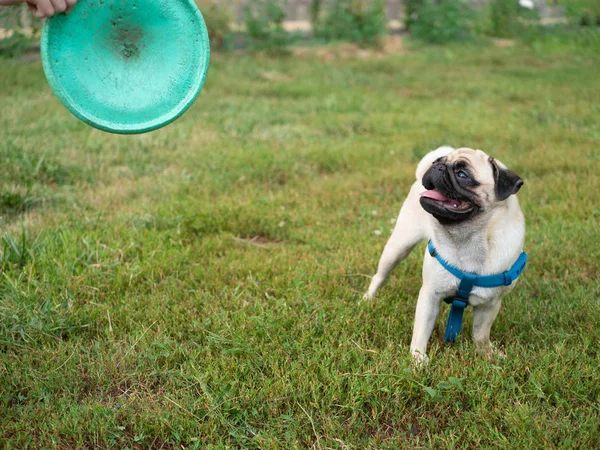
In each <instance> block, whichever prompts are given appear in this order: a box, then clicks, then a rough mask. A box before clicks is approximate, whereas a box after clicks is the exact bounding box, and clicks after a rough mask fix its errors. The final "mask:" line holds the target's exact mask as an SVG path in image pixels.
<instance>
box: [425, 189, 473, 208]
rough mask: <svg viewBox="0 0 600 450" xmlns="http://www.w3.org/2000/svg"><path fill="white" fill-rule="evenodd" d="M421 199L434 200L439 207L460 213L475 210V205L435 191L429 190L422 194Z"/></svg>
mask: <svg viewBox="0 0 600 450" xmlns="http://www.w3.org/2000/svg"><path fill="white" fill-rule="evenodd" d="M421 198H426V199H429V200H433V201H434V202H435V203H437V204H438V205H439V206H442V207H443V208H445V209H447V210H449V211H455V212H458V213H462V212H469V211H471V210H472V209H473V204H472V203H470V202H468V201H465V200H459V199H456V198H448V197H446V196H445V195H444V194H442V193H441V192H438V191H434V190H428V191H425V192H422V193H421Z"/></svg>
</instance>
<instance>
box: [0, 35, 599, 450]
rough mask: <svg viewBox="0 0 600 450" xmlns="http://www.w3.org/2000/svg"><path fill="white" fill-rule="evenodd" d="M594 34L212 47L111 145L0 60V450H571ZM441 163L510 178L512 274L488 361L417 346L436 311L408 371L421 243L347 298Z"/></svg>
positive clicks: (468, 349) (584, 429)
mask: <svg viewBox="0 0 600 450" xmlns="http://www.w3.org/2000/svg"><path fill="white" fill-rule="evenodd" d="M598 42H599V41H598V40H597V39H596V40H595V41H591V42H588V43H587V44H586V46H578V47H577V46H573V45H570V44H569V45H567V44H565V45H552V46H548V45H545V44H544V43H543V42H542V43H538V44H536V45H534V46H532V47H525V46H520V47H513V48H493V47H479V46H473V47H450V48H444V49H437V48H418V49H417V48H412V49H409V52H408V53H405V54H402V55H390V56H385V57H371V58H356V59H354V58H347V57H335V50H332V54H333V55H334V57H333V59H332V60H329V58H326V59H327V60H328V62H323V61H322V60H321V59H320V58H318V57H316V56H310V55H305V56H301V57H300V56H299V57H290V58H287V59H271V58H268V57H265V56H260V55H249V54H235V55H234V54H230V55H215V56H214V59H213V62H212V66H211V70H210V73H209V78H208V82H207V85H206V88H205V90H204V91H203V93H202V95H201V97H200V99H199V100H198V102H197V103H196V104H195V105H194V106H193V107H192V109H191V110H190V111H189V112H188V113H186V114H185V115H184V116H183V117H182V118H181V119H180V120H179V121H177V122H176V123H175V124H173V125H171V126H169V127H167V128H165V129H162V130H159V131H157V132H154V133H152V134H146V135H141V136H130V137H124V136H113V135H109V134H105V133H102V132H100V131H96V130H93V129H91V128H89V127H87V126H85V125H84V124H82V123H80V122H78V121H77V120H76V119H74V118H73V117H72V116H70V115H69V114H68V112H67V111H66V110H65V109H64V108H63V107H62V106H61V105H60V104H59V102H58V101H57V100H56V99H55V98H54V97H53V95H52V93H51V91H50V90H49V88H48V86H47V84H46V82H45V80H44V76H43V72H42V69H41V66H40V64H38V63H30V64H22V63H16V62H10V61H0V93H1V96H0V148H1V152H0V157H1V158H2V159H1V162H2V164H0V215H1V216H2V232H3V234H4V236H3V238H2V240H1V242H0V255H1V258H0V264H1V265H2V273H1V276H0V442H2V445H3V446H4V448H19V449H24V448H35V449H37V448H61V449H66V448H119V449H121V448H202V449H209V448H263V449H275V448H283V449H288V448H311V447H314V448H323V449H324V448H336V449H346V448H354V449H361V448H388V449H395V448H399V447H405V448H452V449H454V448H490V447H501V448H577V447H578V448H597V447H598V446H599V445H600V431H599V429H600V404H599V401H600V376H599V371H598V369H599V368H598V362H599V354H598V348H599V340H600V305H599V298H600V287H599V284H598V278H599V276H600V267H599V261H600V250H599V246H598V242H599V241H600V227H599V224H600V176H599V174H598V173H599V169H600V131H599V128H598V123H599V119H600V89H599V88H600V84H599V78H598V73H600V60H599V59H598V57H597V55H598V50H599V49H600V46H599V45H598ZM321 56H323V55H321ZM441 144H449V145H454V146H470V147H475V148H481V149H483V150H485V151H487V152H488V153H490V154H491V155H493V156H495V157H497V158H498V159H500V160H502V161H503V162H505V163H506V164H507V165H508V166H509V167H510V168H511V169H513V170H514V171H516V172H517V173H518V174H520V175H521V176H523V178H524V179H525V182H526V184H525V187H524V188H523V189H522V190H521V192H520V193H519V198H520V200H521V204H522V207H523V209H524V212H525V216H526V218H527V224H528V228H527V243H526V250H527V251H528V253H529V255H530V263H529V265H528V268H527V271H526V273H525V275H524V276H523V278H522V280H521V281H520V282H519V285H518V287H517V289H515V291H513V293H512V294H511V295H510V296H509V298H507V300H506V301H505V305H504V308H503V309H502V311H501V313H500V316H499V318H498V320H497V321H496V323H495V324H494V328H493V330H492V337H493V339H494V340H495V342H496V343H497V345H498V346H499V347H501V348H502V349H503V350H504V351H505V353H506V354H507V358H506V359H505V360H495V361H487V360H485V359H483V358H480V357H478V356H477V355H476V353H475V351H474V348H473V346H472V344H471V343H470V330H469V327H470V323H471V322H470V315H469V314H467V323H466V327H467V328H466V330H465V331H466V332H465V333H464V334H463V336H462V337H461V338H460V340H459V342H458V343H457V344H456V345H445V344H443V342H442V337H443V327H444V321H445V317H442V316H445V313H446V310H445V309H444V310H443V311H444V314H442V316H441V317H440V320H439V322H438V326H437V328H436V330H435V332H434V335H433V336H432V340H431V353H430V356H431V364H430V366H429V367H428V368H426V369H424V370H421V371H419V370H413V369H412V368H411V364H410V360H409V358H408V356H407V355H408V345H409V342H410V336H411V332H412V319H413V314H414V307H415V300H416V296H417V292H418V289H419V286H420V272H421V258H422V253H423V251H424V246H421V247H419V249H418V251H415V252H414V253H413V254H412V255H410V257H409V258H408V260H407V261H406V262H404V263H402V264H401V265H400V266H399V267H398V268H397V269H396V271H395V272H394V274H393V276H392V278H391V279H390V282H389V283H388V285H387V286H386V287H385V288H384V289H383V291H382V293H381V296H380V297H379V298H378V299H377V300H376V301H374V302H373V303H370V304H365V303H359V302H358V300H359V298H360V296H361V294H362V293H363V292H364V291H365V290H366V288H367V285H368V282H369V280H368V277H367V276H366V275H372V274H373V273H374V270H375V268H376V265H377V261H378V258H379V255H380V253H381V250H382V249H383V246H384V244H385V242H386V239H387V237H388V236H389V234H390V228H391V227H392V226H393V225H392V224H391V223H390V219H392V218H394V217H395V216H396V214H397V212H398V210H399V207H400V205H401V202H402V200H403V198H404V196H405V194H406V193H407V191H408V188H409V186H410V184H411V183H412V181H413V177H414V175H413V174H414V169H415V166H416V164H417V162H418V161H419V158H420V157H421V156H422V155H424V154H425V153H426V152H427V151H429V150H432V149H434V148H436V146H439V145H441ZM376 230H380V231H381V232H382V233H381V235H378V234H376V233H375V231H376ZM365 274H366V275H365Z"/></svg>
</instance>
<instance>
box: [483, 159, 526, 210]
mask: <svg viewBox="0 0 600 450" xmlns="http://www.w3.org/2000/svg"><path fill="white" fill-rule="evenodd" d="M490 163H491V164H492V170H493V171H494V181H495V182H496V198H497V199H498V200H500V201H502V200H506V199H507V198H508V197H510V196H511V195H513V194H516V193H517V192H519V189H521V186H523V179H522V178H521V177H520V176H519V175H517V174H516V173H514V172H512V171H510V170H508V169H503V168H502V167H500V166H499V165H498V163H497V162H496V161H495V160H494V158H490Z"/></svg>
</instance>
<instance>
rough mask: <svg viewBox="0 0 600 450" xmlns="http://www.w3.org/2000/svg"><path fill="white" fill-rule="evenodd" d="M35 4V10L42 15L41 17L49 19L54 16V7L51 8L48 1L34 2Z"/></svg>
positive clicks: (38, 0) (39, 0) (37, 0)
mask: <svg viewBox="0 0 600 450" xmlns="http://www.w3.org/2000/svg"><path fill="white" fill-rule="evenodd" d="M35 4H36V6H37V10H38V11H39V12H40V13H41V14H42V15H41V17H51V16H53V15H54V6H52V2H50V0H36V2H35ZM36 17H39V16H36Z"/></svg>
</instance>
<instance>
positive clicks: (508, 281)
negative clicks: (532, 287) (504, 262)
mask: <svg viewBox="0 0 600 450" xmlns="http://www.w3.org/2000/svg"><path fill="white" fill-rule="evenodd" d="M512 282H513V278H512V277H511V276H510V273H508V272H504V286H510V285H511V283H512Z"/></svg>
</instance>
